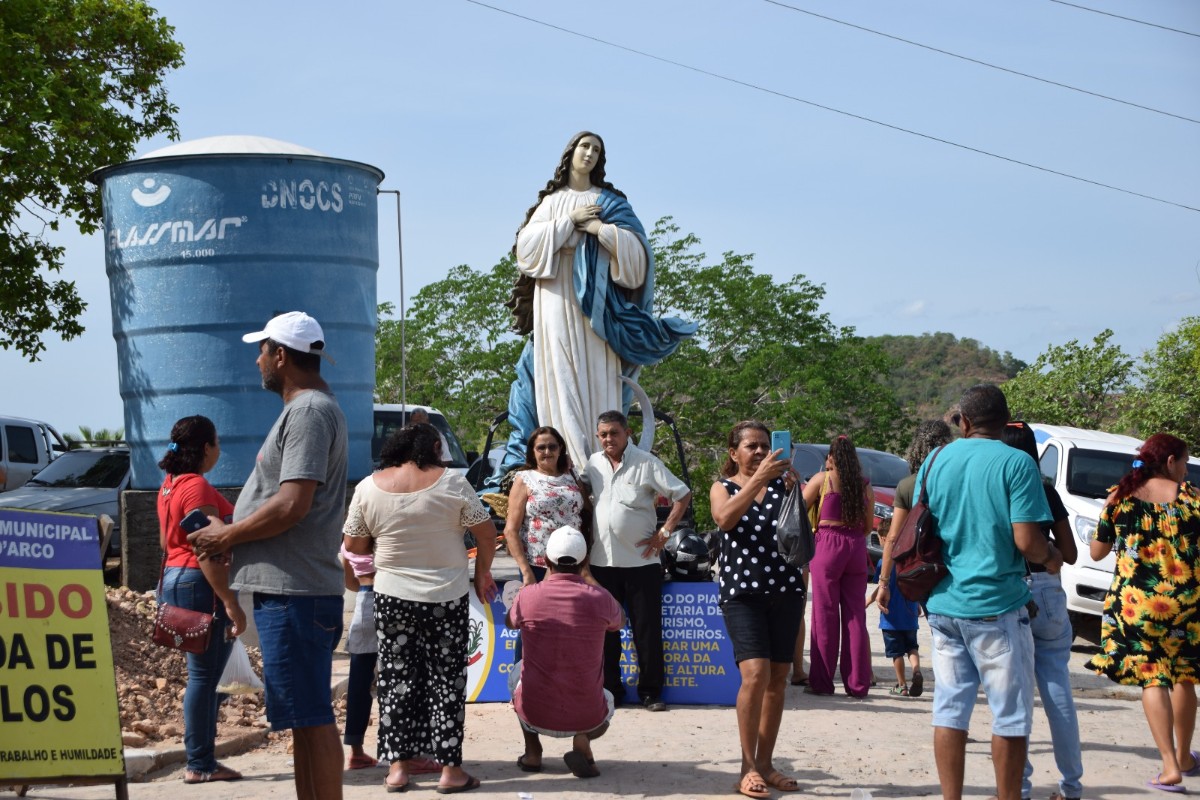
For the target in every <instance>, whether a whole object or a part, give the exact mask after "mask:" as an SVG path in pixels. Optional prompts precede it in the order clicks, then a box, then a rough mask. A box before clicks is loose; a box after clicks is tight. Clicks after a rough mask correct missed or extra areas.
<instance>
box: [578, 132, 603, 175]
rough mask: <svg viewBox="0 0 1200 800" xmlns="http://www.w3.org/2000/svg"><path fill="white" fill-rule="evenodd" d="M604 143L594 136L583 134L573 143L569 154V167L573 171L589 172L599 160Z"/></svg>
mask: <svg viewBox="0 0 1200 800" xmlns="http://www.w3.org/2000/svg"><path fill="white" fill-rule="evenodd" d="M603 148H604V145H602V144H600V140H599V139H597V138H596V137H595V136H585V137H583V138H582V139H580V140H579V142H578V144H576V145H575V152H574V153H573V154H572V155H571V169H572V170H574V171H575V172H582V173H585V174H590V173H591V171H592V170H593V169H595V168H596V163H597V162H598V161H599V160H600V151H601V150H602V149H603Z"/></svg>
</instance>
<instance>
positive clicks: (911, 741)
mask: <svg viewBox="0 0 1200 800" xmlns="http://www.w3.org/2000/svg"><path fill="white" fill-rule="evenodd" d="M510 568H511V566H510V562H509V563H507V564H506V563H505V562H503V561H501V563H499V564H498V566H497V572H498V573H500V576H501V577H504V576H505V574H506V570H508V569H510ZM868 624H869V625H870V627H871V630H872V631H873V640H874V645H875V648H876V654H875V657H874V668H875V674H876V676H877V678H878V680H879V686H878V688H877V689H875V690H872V693H871V695H870V696H869V697H868V698H866V699H864V700H854V699H851V698H848V697H845V696H841V695H839V696H835V697H813V696H810V695H805V694H803V693H801V692H800V691H799V689H791V690H789V694H788V700H787V707H786V708H787V710H786V711H785V713H784V720H783V725H782V728H781V732H780V740H779V746H778V748H777V756H778V765H779V766H780V767H781V768H782V769H784V770H785V771H787V772H789V773H791V774H794V775H796V777H797V778H798V780H799V781H800V783H801V791H800V792H799V793H797V794H792V795H782V794H779V793H776V796H777V797H785V796H790V797H799V798H829V797H843V798H844V797H849V796H850V794H851V791H852V790H853V789H854V788H856V787H859V788H864V789H867V790H868V791H870V792H871V794H872V796H873V797H875V798H907V797H936V796H938V795H939V794H940V791H939V788H938V782H937V773H936V771H935V769H934V761H933V746H932V731H931V728H930V713H931V702H932V698H931V696H930V692H929V691H927V692H926V694H925V696H923V697H920V698H903V697H891V696H889V695H888V694H887V688H888V687H889V686H890V685H891V684H890V682H891V681H892V680H893V677H892V676H893V673H892V668H891V662H890V661H888V660H887V659H885V658H884V657H883V655H882V649H883V648H882V640H881V638H880V637H879V635H878V634H877V633H874V632H875V631H876V630H877V612H874V610H873V609H872V611H871V612H869V614H868ZM920 637H921V639H920V641H921V648H922V652H923V653H928V651H929V632H928V629H927V628H926V627H924V626H923V627H922V629H921V634H920ZM1093 652H1095V647H1094V645H1092V644H1089V643H1087V642H1084V641H1082V640H1077V643H1076V648H1075V652H1074V653H1073V655H1072V659H1071V660H1072V666H1073V672H1074V674H1073V678H1072V683H1073V686H1074V687H1075V691H1076V698H1077V703H1078V708H1079V715H1080V727H1081V729H1082V738H1083V748H1084V767H1085V770H1086V774H1085V776H1084V781H1085V787H1086V788H1085V792H1084V796H1085V797H1087V798H1092V799H1093V800H1120V799H1122V798H1131V797H1149V796H1163V795H1162V793H1161V792H1156V791H1153V790H1151V789H1148V788H1146V786H1145V783H1146V781H1147V780H1148V779H1150V778H1152V777H1154V776H1155V774H1156V772H1157V770H1156V765H1157V751H1156V750H1155V749H1154V747H1153V745H1152V743H1151V740H1150V735H1149V731H1148V729H1147V727H1146V723H1145V719H1144V717H1143V716H1142V711H1141V705H1140V703H1138V702H1136V699H1137V695H1136V694H1131V693H1130V691H1129V690H1127V689H1120V688H1118V687H1114V686H1113V685H1112V684H1110V683H1108V682H1107V681H1105V680H1103V679H1100V678H1098V677H1096V676H1095V675H1093V674H1091V673H1088V672H1085V671H1084V670H1083V669H1082V664H1083V663H1084V662H1085V661H1086V660H1087V658H1089V657H1090V655H1091V654H1092V653H1093ZM339 663H344V662H339ZM926 675H927V676H928V675H929V671H928V669H927V670H926ZM928 685H929V684H928V683H927V686H928ZM990 721H991V718H990V714H989V712H988V709H987V706H986V704H985V703H983V701H982V699H981V700H980V702H979V703H978V704H977V706H976V712H975V716H974V719H973V720H972V729H971V740H970V743H969V744H968V755H967V779H966V784H967V788H966V797H968V798H988V797H990V796H991V794H992V791H993V789H992V787H993V786H994V779H993V773H992V765H991V760H990V757H989V738H990V728H989V726H990ZM466 733H467V738H466V745H465V750H464V753H465V757H466V763H465V767H466V769H467V770H468V771H469V772H471V773H472V774H474V775H476V776H478V777H479V779H480V780H481V781H482V782H483V786H482V787H481V788H480V789H479V790H477V791H475V792H473V793H471V796H472V797H474V798H480V799H481V800H483V799H484V798H487V799H491V798H507V800H513V798H518V799H519V800H531V798H536V797H538V796H545V795H553V796H555V797H562V798H600V797H615V796H630V797H648V798H663V799H664V800H666V799H667V798H707V797H728V796H731V795H732V794H733V786H734V782H735V777H736V775H737V771H738V761H739V759H738V750H737V723H736V719H735V717H734V712H733V709H730V708H714V707H682V706H680V707H674V708H672V709H671V710H670V711H669V712H667V713H665V714H652V713H650V712H647V711H644V710H641V709H638V708H623V709H621V710H619V711H618V712H617V715H616V717H615V719H614V723H613V726H612V728H611V731H610V732H609V734H608V735H607V736H605V737H604V738H603V739H600V740H599V741H597V742H596V744H595V752H596V756H597V759H598V766H599V767H600V769H601V771H602V774H601V776H600V777H599V778H596V779H593V780H579V779H576V778H574V777H572V776H571V774H570V773H569V772H568V771H567V769H566V767H565V766H564V765H563V763H562V760H561V757H560V756H561V753H562V752H563V751H565V750H566V749H567V748H566V746H565V744H563V743H559V742H556V741H552V740H546V742H547V749H546V764H547V769H546V771H545V772H543V773H540V774H535V775H531V774H526V773H523V772H521V771H519V770H518V769H517V768H516V766H515V764H514V760H515V758H516V757H517V755H519V754H520V752H521V736H520V732H519V729H518V727H517V724H516V721H515V718H514V716H513V714H512V710H511V709H510V708H509V706H508V705H506V704H501V703H493V704H482V705H471V706H468V707H467V725H466ZM373 737H374V731H373V730H371V731H368V742H367V746H368V752H371V751H372V748H373V745H374V738H373ZM1031 753H1032V757H1033V762H1034V765H1035V767H1036V769H1037V771H1036V773H1035V776H1034V780H1035V790H1034V793H1033V797H1034V798H1047V797H1049V795H1050V793H1051V792H1052V791H1054V790H1055V789H1056V788H1057V787H1056V783H1055V782H1056V780H1057V779H1056V777H1055V774H1056V773H1054V764H1053V758H1052V755H1051V749H1050V742H1049V734H1048V730H1047V727H1046V722H1045V716H1044V715H1043V714H1042V712H1041V710H1040V707H1039V709H1038V710H1037V711H1036V712H1035V723H1034V731H1033V736H1032V745H1031ZM290 760H291V756H290V755H289V754H287V753H285V752H282V751H280V750H279V748H263V749H258V750H253V751H250V752H246V753H243V754H241V755H237V756H232V757H230V758H228V759H225V761H226V762H227V763H228V764H230V765H231V766H233V767H235V768H236V769H239V770H241V771H242V772H243V773H244V774H245V775H246V779H245V780H243V781H240V782H237V783H223V784H214V785H212V786H185V785H183V784H182V783H181V780H180V779H181V777H182V767H181V766H180V765H176V766H175V767H173V768H170V769H167V770H164V771H162V772H159V773H155V774H152V775H150V776H148V777H149V779H150V780H149V782H147V783H136V784H131V786H130V796H131V797H132V798H135V800H150V799H151V798H153V799H154V800H158V798H161V797H164V796H167V795H168V793H170V796H171V797H173V798H178V799H179V800H183V799H184V798H192V797H195V798H222V799H223V800H224V798H229V799H230V800H236V799H238V798H246V799H249V798H256V799H257V798H286V797H292V796H294V789H293V783H292V767H291V765H290ZM385 774H386V771H385V770H383V769H375V770H357V771H353V772H347V773H346V775H345V797H347V798H368V797H378V796H380V795H381V794H382V793H383V792H384V790H383V786H382V784H383V779H384V775H385ZM436 780H437V776H436V775H431V776H419V779H418V780H416V781H415V782H414V784H413V787H412V788H411V789H410V791H409V792H408V795H409V796H412V795H414V794H415V795H417V796H418V797H430V798H431V797H434V796H436V795H435V792H434V788H435V786H436ZM1193 783H1194V784H1195V785H1194V786H1193V787H1192V788H1193V790H1195V791H1198V792H1200V780H1197V781H1194V782H1193ZM28 796H29V797H37V798H45V799H47V800H48V799H50V798H62V799H63V800H66V799H67V798H71V799H78V800H90V799H92V798H103V797H113V796H114V793H113V789H112V787H95V786H93V787H50V786H47V787H35V788H34V789H31V790H30V792H29V795H28Z"/></svg>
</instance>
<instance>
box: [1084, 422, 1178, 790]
mask: <svg viewBox="0 0 1200 800" xmlns="http://www.w3.org/2000/svg"><path fill="white" fill-rule="evenodd" d="M1187 460H1188V449H1187V445H1186V444H1185V443H1184V442H1183V441H1182V440H1180V439H1177V438H1176V437H1174V436H1170V435H1168V434H1165V433H1157V434H1155V435H1153V436H1151V437H1150V438H1149V439H1147V440H1146V441H1145V443H1144V444H1142V447H1141V449H1140V450H1139V451H1138V454H1137V458H1136V460H1135V461H1134V462H1133V469H1132V470H1131V471H1130V472H1129V473H1128V474H1126V475H1125V477H1124V478H1122V479H1121V482H1120V483H1119V484H1118V485H1117V488H1116V489H1115V490H1114V491H1113V492H1112V494H1110V495H1109V497H1108V502H1107V503H1106V504H1105V506H1104V510H1103V511H1102V512H1101V515H1100V524H1099V526H1098V528H1097V529H1096V537H1095V539H1094V540H1093V541H1092V543H1091V556H1092V559H1093V560H1095V561H1099V560H1100V559H1102V558H1104V557H1105V556H1106V555H1108V553H1109V552H1111V551H1112V550H1114V549H1115V550H1116V554H1117V569H1116V572H1115V573H1114V575H1113V581H1112V585H1111V586H1110V587H1109V590H1108V594H1107V595H1106V596H1105V598H1104V616H1103V618H1102V625H1101V641H1102V643H1103V650H1102V652H1101V653H1100V654H1099V655H1097V656H1095V657H1093V658H1092V660H1091V661H1090V662H1088V668H1089V669H1091V670H1093V671H1094V672H1098V673H1100V674H1101V675H1107V676H1108V677H1109V678H1110V679H1111V680H1113V681H1115V682H1117V683H1123V684H1127V685H1131V686H1141V687H1142V710H1143V711H1144V712H1145V713H1146V721H1147V722H1148V723H1149V725H1150V733H1151V735H1152V736H1153V737H1154V744H1155V745H1156V746H1157V747H1158V750H1159V753H1160V754H1161V755H1162V771H1161V772H1160V773H1159V775H1158V777H1156V778H1155V779H1153V780H1151V781H1149V783H1148V784H1147V785H1148V786H1150V787H1151V788H1154V789H1159V790H1161V791H1165V792H1172V793H1183V792H1185V791H1186V789H1184V788H1183V787H1182V786H1181V785H1180V784H1181V783H1182V782H1183V778H1184V777H1185V776H1186V777H1200V761H1198V760H1197V759H1198V758H1200V756H1198V755H1197V753H1196V752H1194V751H1193V750H1192V749H1191V747H1192V732H1193V729H1194V728H1195V721H1196V683H1197V681H1200V577H1198V575H1197V573H1196V572H1195V571H1194V570H1195V569H1200V493H1198V492H1197V490H1196V488H1195V487H1193V486H1192V485H1191V484H1190V483H1187V482H1185V479H1186V477H1187Z"/></svg>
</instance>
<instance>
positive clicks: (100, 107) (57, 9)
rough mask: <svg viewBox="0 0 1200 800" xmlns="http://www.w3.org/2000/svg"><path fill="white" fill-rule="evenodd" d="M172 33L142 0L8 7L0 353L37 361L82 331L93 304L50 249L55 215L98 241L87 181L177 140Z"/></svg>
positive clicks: (1, 109)
mask: <svg viewBox="0 0 1200 800" xmlns="http://www.w3.org/2000/svg"><path fill="white" fill-rule="evenodd" d="M173 31H174V29H173V28H172V27H171V26H170V25H168V24H167V23H166V21H165V20H164V19H162V18H161V17H159V16H158V15H157V13H156V12H155V11H154V9H152V8H150V7H149V6H147V5H145V4H144V3H142V2H138V1H137V0H4V2H3V3H0V263H3V264H4V275H5V280H4V281H3V282H2V283H0V347H2V348H4V349H5V350H7V349H9V348H16V350H17V352H19V353H21V354H22V355H23V356H25V357H27V358H29V359H30V360H31V361H33V360H37V358H38V354H39V353H40V352H41V351H42V350H45V349H46V345H45V343H44V342H43V340H42V336H43V334H44V333H45V332H47V331H54V332H55V333H57V334H58V335H59V336H61V337H62V338H63V339H73V338H75V337H76V336H78V335H79V334H80V333H82V332H83V326H82V325H80V324H79V316H80V314H82V313H83V310H84V307H85V304H84V303H83V301H82V300H81V299H80V297H79V293H78V291H76V289H75V284H74V282H72V281H67V280H61V279H56V278H54V277H53V276H54V275H55V274H57V273H60V272H61V271H62V266H63V264H62V259H63V248H62V247H58V246H55V245H53V244H51V243H50V241H49V239H48V238H47V234H48V232H49V231H55V230H58V224H59V221H58V217H60V216H66V217H74V218H75V221H76V223H77V225H78V226H79V230H80V231H82V232H83V233H91V232H93V231H95V230H96V229H97V226H98V224H99V222H100V198H99V194H98V193H97V192H96V191H95V190H94V189H93V188H92V187H90V186H89V185H88V184H87V180H86V179H87V176H88V175H89V174H90V173H91V172H93V171H94V170H96V169H98V168H100V167H102V166H104V165H106V164H116V163H120V162H122V161H126V160H128V159H129V158H130V156H132V155H133V151H134V146H135V144H136V143H137V142H138V141H139V140H141V139H144V138H146V137H149V136H154V135H156V134H159V133H166V134H167V135H169V136H170V137H171V138H176V137H177V135H178V132H177V129H176V127H175V122H174V119H173V118H172V117H173V115H174V114H175V113H176V111H177V109H176V108H175V106H173V105H171V104H170V103H169V102H168V101H167V92H166V88H165V87H164V86H163V84H162V81H163V78H164V77H165V75H166V73H167V71H168V70H169V69H173V68H176V67H179V66H180V65H181V64H182V63H183V58H182V54H183V48H182V46H181V45H179V44H178V43H177V42H175V41H174V40H173V39H172V33H173Z"/></svg>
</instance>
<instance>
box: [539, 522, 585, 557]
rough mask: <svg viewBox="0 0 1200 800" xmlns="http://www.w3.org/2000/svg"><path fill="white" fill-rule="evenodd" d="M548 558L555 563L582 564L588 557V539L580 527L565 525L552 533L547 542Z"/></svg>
mask: <svg viewBox="0 0 1200 800" xmlns="http://www.w3.org/2000/svg"><path fill="white" fill-rule="evenodd" d="M546 558H548V559H549V560H550V561H552V562H554V563H555V564H581V563H583V560H584V559H585V558H587V541H585V540H584V538H583V533H582V532H581V531H580V530H579V529H578V528H572V527H571V526H570V525H563V526H562V527H561V528H559V529H558V530H556V531H555V532H554V533H552V534H550V539H549V541H547V542H546Z"/></svg>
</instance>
